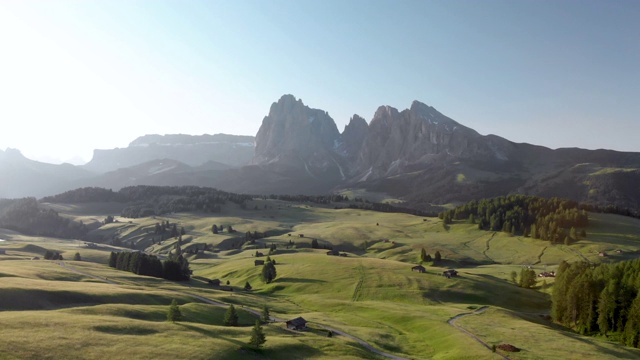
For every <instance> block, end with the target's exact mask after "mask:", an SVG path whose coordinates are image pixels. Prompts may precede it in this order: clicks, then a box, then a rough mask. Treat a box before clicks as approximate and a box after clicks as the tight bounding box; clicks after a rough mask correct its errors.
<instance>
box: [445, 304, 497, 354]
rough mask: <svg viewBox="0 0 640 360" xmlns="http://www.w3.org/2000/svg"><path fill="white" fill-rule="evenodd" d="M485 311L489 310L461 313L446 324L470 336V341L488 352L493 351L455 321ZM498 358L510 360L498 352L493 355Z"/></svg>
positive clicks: (482, 308) (486, 307)
mask: <svg viewBox="0 0 640 360" xmlns="http://www.w3.org/2000/svg"><path fill="white" fill-rule="evenodd" d="M487 309H489V307H488V306H482V307H480V308H478V309H476V310H474V311H473V312H469V313H462V314H458V315H456V316H454V317H452V318H451V319H449V320H448V321H447V323H448V324H449V325H451V326H453V327H454V328H456V329H458V330H460V331H462V332H463V333H465V334H467V335H468V336H470V337H471V338H472V339H474V340H475V341H477V342H479V343H480V344H482V346H484V347H486V348H487V349H489V351H493V350H492V349H491V346H489V344H487V343H486V342H484V341H482V339H480V338H479V337H477V336H476V335H475V334H473V333H472V332H470V331H468V330H466V329H464V328H463V327H461V326H459V325H457V324H456V320H458V319H460V318H463V317H465V316H469V315H478V314H482V313H483V312H485V311H487ZM495 354H496V355H498V356H501V357H502V358H503V359H507V360H510V358H509V357H508V356H507V355H502V354H500V353H498V352H496V353H495Z"/></svg>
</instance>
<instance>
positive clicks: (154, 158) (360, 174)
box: [0, 95, 640, 209]
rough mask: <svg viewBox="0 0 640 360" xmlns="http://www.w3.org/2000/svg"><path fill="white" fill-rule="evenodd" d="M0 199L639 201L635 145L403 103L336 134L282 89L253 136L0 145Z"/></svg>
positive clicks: (323, 116) (324, 117)
mask: <svg viewBox="0 0 640 360" xmlns="http://www.w3.org/2000/svg"><path fill="white" fill-rule="evenodd" d="M0 171H1V173H2V175H0V186H1V189H0V197H24V196H36V197H41V196H45V195H52V194H55V193H59V192H62V191H65V190H70V189H73V188H78V187H84V186H100V187H105V188H112V189H119V188H121V187H124V186H128V185H141V184H146V185H197V186H210V187H216V188H219V189H222V190H226V191H233V192H240V193H252V194H270V193H279V194H283V193H286V194H322V193H327V192H336V191H342V190H345V189H356V190H358V191H360V192H362V191H365V192H367V193H380V194H386V195H387V196H390V197H395V198H398V199H402V200H404V201H405V204H406V205H408V206H411V207H416V208H425V207H428V206H429V204H447V203H457V202H462V201H467V200H471V199H476V198H484V197H493V196H499V195H506V194H510V193H523V194H529V195H539V196H545V197H549V196H558V197H563V198H570V199H573V200H577V201H581V202H586V203H592V204H597V205H613V206H618V207H624V208H631V209H639V208H640V188H639V187H638V186H637V184H639V183H640V153H634V152H618V151H613V150H585V149H578V148H562V149H556V150H553V149H549V148H546V147H542V146H536V145H531V144H526V143H514V142H511V141H509V140H507V139H504V138H501V137H499V136H495V135H481V134H479V133H478V132H476V131H475V130H473V129H471V128H468V127H466V126H464V125H462V124H459V123H458V122H456V121H454V120H453V119H450V118H448V117H447V116H445V115H443V114H441V113H440V112H438V111H437V110H436V109H435V108H433V107H431V106H428V105H425V104H423V103H421V102H418V101H414V102H413V103H412V104H411V106H410V107H409V108H408V109H405V110H402V111H399V110H397V109H395V108H393V107H390V106H380V107H379V108H378V109H377V110H376V112H375V114H374V116H373V118H372V119H371V121H370V122H368V123H367V121H366V120H365V119H364V118H362V117H360V116H358V115H354V116H353V117H352V118H351V120H350V122H349V124H348V125H346V126H345V128H344V130H343V131H342V132H340V131H339V130H338V128H337V126H336V124H335V122H334V120H333V119H332V118H331V117H330V116H329V115H328V113H327V112H326V111H324V110H319V109H313V108H309V107H308V106H306V105H305V104H303V103H302V101H301V100H299V99H296V98H295V97H294V96H293V95H284V96H282V97H281V98H280V99H279V100H278V101H277V102H275V103H273V104H272V105H271V108H270V109H269V113H268V115H267V116H265V117H264V119H263V121H262V125H261V126H260V129H259V131H258V133H257V134H256V136H255V138H254V137H251V136H234V135H225V134H217V135H201V136H191V135H164V136H161V135H145V136H142V137H139V138H138V139H136V140H134V141H133V142H131V143H130V144H129V146H128V147H126V148H122V149H111V150H95V152H94V156H93V159H92V160H91V161H90V162H89V163H87V164H86V165H83V166H73V165H69V164H63V165H51V164H44V163H39V162H35V161H32V160H29V159H26V158H24V157H23V156H22V155H21V154H20V153H19V151H17V150H12V149H8V150H7V151H4V152H2V151H0Z"/></svg>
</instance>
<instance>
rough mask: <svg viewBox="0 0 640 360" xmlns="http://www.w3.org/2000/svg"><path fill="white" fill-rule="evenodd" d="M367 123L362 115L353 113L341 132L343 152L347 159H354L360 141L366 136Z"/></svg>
mask: <svg viewBox="0 0 640 360" xmlns="http://www.w3.org/2000/svg"><path fill="white" fill-rule="evenodd" d="M368 131H369V124H367V121H366V120H365V119H363V118H362V117H360V116H358V115H357V114H354V115H353V116H352V117H351V120H349V124H347V125H346V126H345V127H344V131H343V132H342V144H343V149H342V150H343V152H344V155H346V156H347V157H348V158H349V159H352V160H353V159H356V158H357V156H358V153H359V152H360V148H362V143H363V142H364V139H365V138H366V137H367V133H368Z"/></svg>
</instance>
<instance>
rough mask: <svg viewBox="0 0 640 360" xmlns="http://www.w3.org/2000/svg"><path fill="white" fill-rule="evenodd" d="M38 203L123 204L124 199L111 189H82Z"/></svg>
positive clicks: (46, 198)
mask: <svg viewBox="0 0 640 360" xmlns="http://www.w3.org/2000/svg"><path fill="white" fill-rule="evenodd" d="M40 201H42V202H47V203H65V204H78V203H89V202H124V201H126V199H125V198H124V197H123V196H122V194H120V193H117V192H114V191H113V190H111V189H104V188H99V187H84V188H79V189H75V190H70V191H65V192H63V193H62V194H58V195H54V196H46V197H44V198H42V199H41V200H40Z"/></svg>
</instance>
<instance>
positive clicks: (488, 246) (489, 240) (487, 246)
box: [482, 231, 496, 262]
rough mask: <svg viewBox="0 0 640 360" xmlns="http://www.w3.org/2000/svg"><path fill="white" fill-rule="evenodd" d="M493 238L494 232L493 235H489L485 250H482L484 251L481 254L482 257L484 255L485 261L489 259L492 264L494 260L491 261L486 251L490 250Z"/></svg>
mask: <svg viewBox="0 0 640 360" xmlns="http://www.w3.org/2000/svg"><path fill="white" fill-rule="evenodd" d="M495 236H496V232H495V231H494V232H493V234H491V237H490V238H489V239H487V242H486V244H485V247H486V248H485V249H484V251H483V252H482V255H484V256H485V257H486V258H487V259H489V260H491V261H493V262H495V261H494V260H493V259H492V258H491V257H490V256H489V255H487V251H489V250H490V249H491V248H490V245H489V244H490V243H491V240H493V238H494V237H495Z"/></svg>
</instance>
